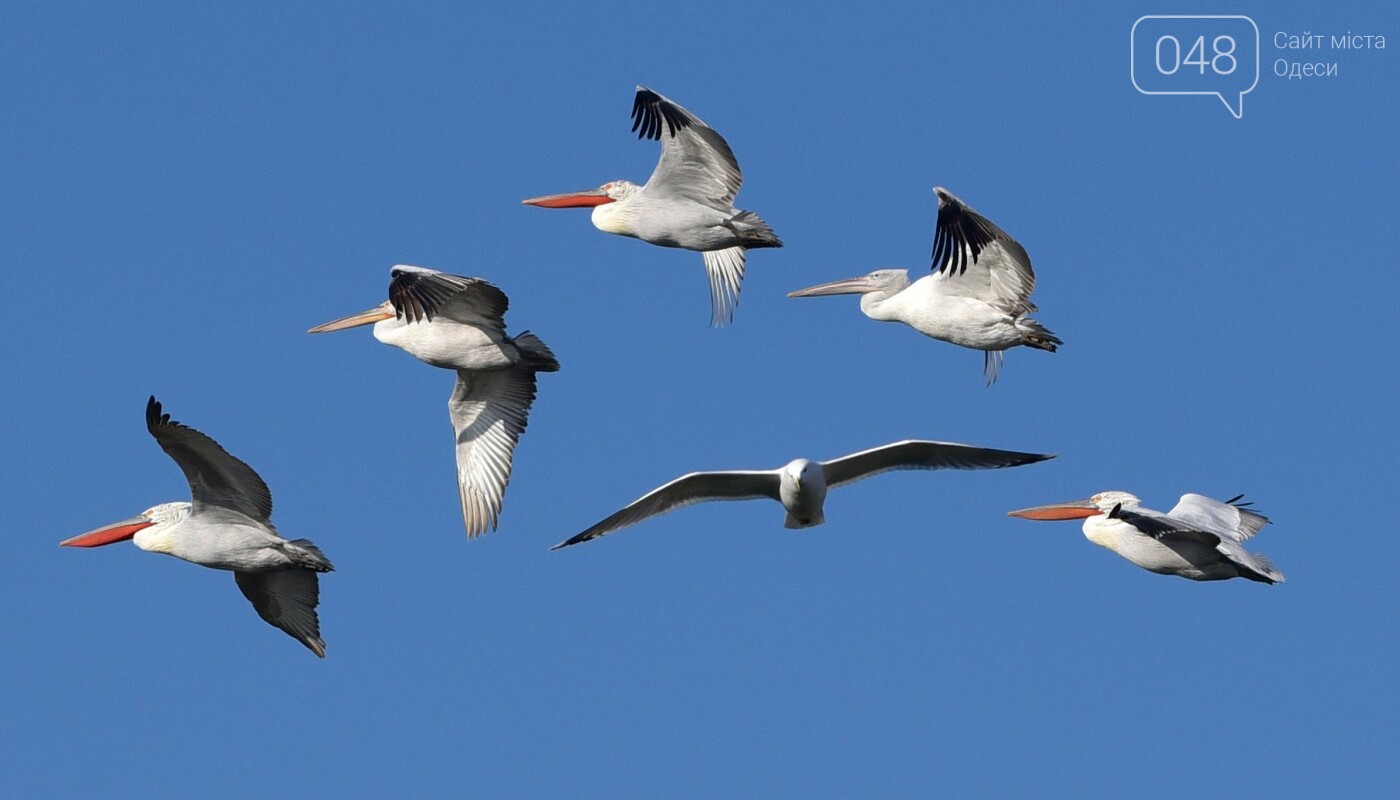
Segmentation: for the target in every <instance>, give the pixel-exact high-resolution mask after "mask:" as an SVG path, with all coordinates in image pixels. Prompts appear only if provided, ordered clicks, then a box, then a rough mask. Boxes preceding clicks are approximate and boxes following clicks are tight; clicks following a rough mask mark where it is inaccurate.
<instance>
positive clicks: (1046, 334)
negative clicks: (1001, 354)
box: [1016, 317, 1064, 353]
mask: <svg viewBox="0 0 1400 800" xmlns="http://www.w3.org/2000/svg"><path fill="white" fill-rule="evenodd" d="M1016 330H1017V332H1019V333H1020V334H1021V344H1024V345H1025V346H1027V347H1034V348H1035V349H1037V350H1049V351H1050V352H1052V353H1053V352H1055V349H1056V348H1057V347H1059V346H1060V345H1062V344H1064V342H1062V341H1060V337H1058V336H1056V335H1055V334H1053V333H1051V332H1050V329H1049V328H1047V327H1045V326H1044V325H1041V324H1040V323H1039V322H1036V321H1035V320H1033V319H1031V318H1030V317H1018V318H1017V319H1016Z"/></svg>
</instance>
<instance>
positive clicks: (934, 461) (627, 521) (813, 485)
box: [550, 439, 1054, 550]
mask: <svg viewBox="0 0 1400 800" xmlns="http://www.w3.org/2000/svg"><path fill="white" fill-rule="evenodd" d="M1049 458H1054V456H1053V455H1044V454H1040V453H1018V452H1016V451H1014V450H992V449H989V448H985V447H974V446H972V445H967V444H956V443H953V442H930V441H924V440H920V439H906V440H904V441H901V442H892V443H890V444H885V445H880V446H879V447H873V448H871V449H869V450H862V451H860V452H859V453H852V454H850V455H847V456H842V457H840V458H836V459H832V460H831V461H808V460H807V459H805V458H798V459H795V460H793V461H789V462H788V463H787V464H786V465H784V466H782V467H779V468H778V469H768V470H733V471H728V472H692V473H690V474H688V475H682V476H681V477H679V478H676V479H675V480H673V481H671V482H670V483H668V484H666V485H664V486H662V487H660V488H658V489H653V490H652V491H650V492H648V493H647V494H645V495H643V496H642V497H641V498H639V499H638V500H636V501H635V502H633V503H632V504H631V505H629V506H627V507H626V508H624V509H622V510H621V511H618V512H617V513H616V514H613V515H612V516H610V517H608V518H607V519H605V520H603V521H602V522H599V523H598V524H597V525H594V526H593V527H591V528H589V529H588V530H586V531H584V532H583V533H580V534H579V535H577V536H575V537H573V538H571V539H569V540H567V541H564V542H560V543H559V544H556V545H555V546H554V547H551V548H550V549H551V550H558V549H559V548H561V547H568V546H569V545H571V544H578V543H579V542H586V541H588V540H589V539H596V538H598V537H599V536H602V535H604V534H607V533H611V532H613V531H615V530H618V529H619V528H625V527H627V526H628V525H635V524H636V523H638V522H641V521H642V520H644V519H646V518H648V517H654V516H657V515H659V514H665V513H666V512H668V511H674V510H675V509H677V508H680V507H681V506H688V505H690V504H691V503H699V502H704V501H707V500H753V499H756V498H760V497H767V498H769V499H772V500H777V501H778V502H779V503H782V504H783V508H785V509H787V518H786V519H785V520H784V521H783V527H785V528H810V527H813V526H816V525H820V524H822V523H823V522H826V514H825V513H824V511H823V505H824V504H825V502H826V491H827V489H833V488H835V487H837V486H844V485H846V484H848V483H855V482H856V481H858V480H861V479H862V478H869V477H870V476H872V475H878V474H880V473H881V472H888V471H890V470H893V469H1000V468H1001V467H1019V466H1021V465H1022V464H1033V463H1035V462H1037V461H1044V460H1046V459H1049Z"/></svg>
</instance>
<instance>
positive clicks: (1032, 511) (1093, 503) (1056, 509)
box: [1007, 492, 1142, 520]
mask: <svg viewBox="0 0 1400 800" xmlns="http://www.w3.org/2000/svg"><path fill="white" fill-rule="evenodd" d="M1141 503H1142V501H1141V500H1139V499H1137V496H1136V495H1131V494H1128V493H1127V492H1099V493H1098V494H1096V495H1094V496H1093V497H1088V498H1085V499H1083V500H1071V501H1069V502H1068V503H1051V504H1050V505H1045V506H1036V507H1035V508H1023V509H1021V510H1020V511H1008V512H1007V514H1008V515H1009V516H1012V517H1021V518H1022V519H1039V520H1061V519H1083V518H1085V517H1095V516H1098V515H1099V514H1107V513H1108V512H1110V511H1112V510H1113V508H1114V506H1118V505H1122V506H1126V507H1128V508H1132V507H1134V506H1137V505H1140V504H1141Z"/></svg>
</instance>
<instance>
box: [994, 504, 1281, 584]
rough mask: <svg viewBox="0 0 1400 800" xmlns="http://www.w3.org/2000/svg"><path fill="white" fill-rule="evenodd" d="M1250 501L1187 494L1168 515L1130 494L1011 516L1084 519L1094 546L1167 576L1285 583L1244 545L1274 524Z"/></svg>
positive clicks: (1205, 579)
mask: <svg viewBox="0 0 1400 800" xmlns="http://www.w3.org/2000/svg"><path fill="white" fill-rule="evenodd" d="M1243 498H1244V495H1237V496H1235V497H1232V498H1230V499H1229V500H1226V501H1225V502H1223V503H1222V502H1220V501H1219V500H1213V499H1211V498H1209V497H1206V496H1204V495H1199V494H1184V495H1182V496H1181V502H1179V503H1177V504H1176V507H1175V508H1173V509H1172V510H1171V511H1168V512H1167V513H1165V514H1163V513H1162V512H1160V511H1153V510H1152V509H1150V508H1143V507H1142V505H1141V502H1142V501H1140V500H1138V499H1137V497H1135V496H1133V495H1131V494H1128V493H1127V492H1100V493H1099V494H1096V495H1094V496H1093V497H1090V498H1089V499H1087V500H1075V501H1072V502H1069V503H1055V504H1052V505H1047V506H1037V507H1036V508H1027V509H1022V510H1021V511H1011V512H1008V513H1009V514H1010V515H1011V516H1013V517H1022V518H1024V519H1041V520H1060V519H1079V518H1081V517H1082V518H1083V519H1084V536H1085V538H1087V539H1088V540H1089V541H1091V542H1093V543H1094V544H1096V545H1099V546H1100V547H1107V548H1108V549H1109V550H1112V551H1113V552H1115V553H1117V554H1118V555H1120V556H1122V557H1124V558H1126V559H1128V560H1129V561H1131V562H1133V563H1134V564H1137V565H1138V566H1139V567H1142V568H1143V569H1145V570H1148V571H1150V572H1156V573H1159V574H1162V575H1180V576H1181V577H1183V578H1189V579H1191V580H1193V581H1223V580H1226V579H1228V578H1248V579H1250V580H1252V581H1258V582H1260V583H1283V573H1282V572H1279V571H1278V569H1276V568H1275V567H1274V565H1273V563H1272V562H1270V561H1269V559H1267V558H1265V557H1264V556H1261V555H1259V554H1258V553H1251V552H1249V551H1248V550H1245V549H1244V546H1243V545H1244V541H1245V540H1246V539H1248V538H1249V537H1251V536H1253V535H1254V534H1256V533H1258V532H1259V529H1260V528H1262V527H1264V526H1265V525H1267V524H1269V518H1268V517H1266V516H1264V515H1263V514H1260V513H1258V512H1257V511H1253V510H1250V509H1249V508H1248V506H1250V505H1251V504H1250V503H1241V502H1240V500H1242V499H1243Z"/></svg>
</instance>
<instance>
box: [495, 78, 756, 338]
mask: <svg viewBox="0 0 1400 800" xmlns="http://www.w3.org/2000/svg"><path fill="white" fill-rule="evenodd" d="M663 123H664V124H663ZM632 130H633V131H636V132H637V136H638V138H641V139H660V140H661V160H660V161H659V162H657V164H656V169H655V171H653V172H652V173H651V178H650V179H649V180H648V181H647V182H646V185H645V186H638V185H637V184H635V183H632V182H631V181H626V180H617V181H611V182H609V183H605V184H603V185H602V186H600V187H598V188H597V189H590V190H588V191H584V192H569V193H566V194H551V195H546V196H544V197H532V198H530V199H528V200H525V201H523V202H524V203H525V204H526V205H531V206H541V207H543V208H578V207H592V208H593V226H594V227H596V228H597V229H598V230H600V231H604V232H606V233H616V234H620V235H622V236H631V237H634V238H637V239H641V240H642V241H644V242H651V243H652V244H659V245H661V246H662V247H680V248H683V249H686V250H699V251H700V255H701V256H703V257H704V259H705V272H706V274H708V275H709V278H710V306H711V309H712V315H713V316H712V322H713V324H714V325H715V326H716V327H718V326H721V325H724V324H725V323H726V322H729V321H731V320H732V319H733V318H734V307H735V306H736V305H738V304H739V284H740V282H742V281H743V280H744V251H745V250H748V249H751V248H758V247H782V246H783V243H782V241H780V240H779V239H778V237H777V236H776V235H774V233H773V230H772V229H771V228H769V227H768V223H766V222H764V221H763V220H762V219H759V216H758V215H757V214H755V213H753V212H752V211H740V210H739V209H737V208H735V207H734V196H735V195H736V194H738V193H739V187H740V186H741V185H742V184H743V182H744V178H743V175H742V174H741V173H740V172H739V162H738V161H736V160H735V159H734V153H733V151H731V150H730V149H729V143H728V142H726V141H724V137H723V136H720V135H719V134H718V133H716V132H715V131H714V129H713V128H711V127H709V126H708V125H706V124H705V123H704V122H702V121H701V120H700V118H699V117H697V116H695V115H694V114H692V113H690V112H689V111H686V110H685V109H684V108H681V107H680V106H678V105H676V104H675V103H674V102H672V101H671V100H668V99H667V98H665V97H662V96H661V95H659V94H657V93H656V92H653V91H652V90H650V89H648V88H646V87H645V86H638V87H637V97H636V99H635V100H634V101H633V103H632Z"/></svg>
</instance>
